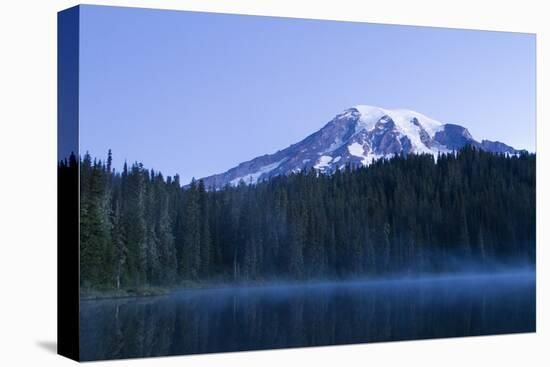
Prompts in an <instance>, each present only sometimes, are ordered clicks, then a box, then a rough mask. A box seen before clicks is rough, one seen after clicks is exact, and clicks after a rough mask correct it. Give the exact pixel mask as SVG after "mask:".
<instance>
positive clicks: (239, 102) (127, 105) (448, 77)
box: [80, 6, 536, 183]
mask: <svg viewBox="0 0 550 367" xmlns="http://www.w3.org/2000/svg"><path fill="white" fill-rule="evenodd" d="M80 9H81V18H80V152H81V153H83V152H85V151H89V152H90V153H91V154H92V156H96V157H99V158H104V157H105V156H106V154H107V150H108V149H109V148H111V149H112V150H113V155H114V164H115V167H116V168H120V167H121V166H122V164H123V162H124V160H127V161H128V162H129V163H131V162H134V161H140V162H142V163H143V164H144V166H145V167H147V168H154V169H155V170H161V171H162V172H163V174H164V175H173V174H175V173H179V174H180V176H181V178H182V182H183V183H186V182H187V181H189V180H190V179H191V177H193V176H194V177H204V176H207V175H210V174H214V173H220V172H223V171H225V170H227V169H229V168H231V167H233V166H235V165H236V164H238V163H240V162H243V161H246V160H249V159H251V158H254V157H256V156H258V155H263V154H266V153H273V152H275V151H277V150H280V149H283V148H286V147H287V146H288V145H290V144H292V143H296V142H298V141H299V140H302V139H303V138H305V137H306V136H307V135H309V134H311V133H313V132H315V131H317V130H318V129H320V128H321V127H322V126H323V125H324V124H326V123H327V122H328V121H329V120H331V119H332V118H333V117H334V116H335V115H336V114H338V113H340V112H341V111H342V110H344V109H346V108H349V107H351V106H353V105H357V104H368V105H375V106H380V107H384V108H406V109H411V110H415V111H418V112H420V113H423V114H425V115H427V116H429V117H432V118H434V119H437V120H439V121H441V122H444V123H457V124H460V125H463V126H466V127H467V128H468V129H469V130H470V132H471V133H472V135H473V136H474V138H476V139H477V140H481V139H490V140H499V141H502V142H505V143H507V144H509V145H512V146H514V147H515V148H522V149H528V150H530V151H535V114H536V111H535V102H536V98H535V96H536V95H535V93H536V91H535V81H536V76H535V36H534V35H532V34H522V33H507V32H487V31H468V30H456V29H444V28H428V27H412V26H394V25H380V24H368V23H353V22H335V21H318V20H303V19H288V18H275V17H257V16H238V15H224V14H213V13H195V12H182V11H165V10H147V9H132V8H118V7H100V6H81V8H80Z"/></svg>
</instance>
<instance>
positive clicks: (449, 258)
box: [59, 147, 536, 289]
mask: <svg viewBox="0 0 550 367" xmlns="http://www.w3.org/2000/svg"><path fill="white" fill-rule="evenodd" d="M535 159H536V157H535V155H534V154H527V153H526V154H522V155H520V156H517V157H516V156H513V157H507V156H504V155H497V154H491V153H486V152H483V151H480V150H477V149H475V148H471V147H467V148H464V149H463V150H461V151H459V152H457V153H454V154H445V155H441V156H439V157H437V159H435V158H434V157H433V156H431V155H409V156H399V157H394V158H391V159H389V160H379V161H377V162H375V163H374V164H372V165H371V166H369V167H367V168H352V167H347V168H346V169H344V170H342V171H338V172H336V173H334V174H333V175H330V176H329V175H319V174H318V173H317V172H315V171H310V172H304V173H299V174H293V175H290V176H279V177H275V178H272V179H271V180H269V181H266V182H262V183H259V184H257V185H246V184H245V183H244V182H243V183H241V184H239V185H238V186H237V187H229V186H227V187H225V188H223V189H221V190H208V189H207V188H205V187H204V184H203V183H202V181H192V182H191V184H190V185H188V186H186V187H185V188H182V186H181V183H180V181H179V177H178V176H177V175H176V176H174V177H166V178H164V177H163V176H162V174H161V173H159V172H155V171H153V170H147V169H145V168H144V167H143V166H142V165H141V164H139V163H135V164H133V165H132V166H131V167H128V166H127V165H126V164H125V165H124V169H123V170H122V172H116V171H115V170H114V169H112V167H111V162H112V158H111V153H110V152H109V156H108V158H107V160H106V161H99V160H93V161H92V158H91V157H90V156H89V155H88V154H86V155H85V156H84V157H82V158H81V159H80V162H77V159H76V158H75V157H71V158H70V159H69V161H68V162H67V161H65V162H61V163H60V166H59V169H60V170H61V171H62V172H63V170H76V169H78V163H80V190H81V193H80V213H81V219H80V220H81V225H80V239H81V243H80V271H81V278H80V282H81V286H82V287H85V288H94V289H115V288H121V287H138V286H145V285H174V284H181V283H182V282H185V281H220V282H223V281H253V280H265V279H286V280H289V279H293V280H294V279H312V278H346V277H359V276H371V275H374V276H378V275H383V274H388V273H404V272H410V273H417V272H424V271H434V272H440V271H448V270H453V268H455V267H458V266H459V264H462V265H463V264H470V263H474V264H477V265H481V266H488V265H489V264H492V265H494V264H506V263H512V262H517V261H523V262H526V263H528V264H532V265H534V260H535ZM65 176H66V175H60V177H65Z"/></svg>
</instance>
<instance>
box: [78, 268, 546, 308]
mask: <svg viewBox="0 0 550 367" xmlns="http://www.w3.org/2000/svg"><path fill="white" fill-rule="evenodd" d="M520 276H522V277H526V276H528V277H533V278H535V280H536V269H535V268H517V269H510V270H496V271H492V272H491V271H481V272H463V271H454V272H447V273H421V274H416V275H410V274H407V275H394V276H388V277H370V278H368V277H363V278H353V279H352V278H350V279H309V280H290V281H289V280H256V281H246V282H245V281H243V282H223V281H222V282H215V281H210V282H184V283H182V284H176V285H173V286H167V287H155V286H144V287H136V288H127V289H120V290H108V291H100V290H90V289H86V290H84V291H81V292H80V301H95V300H106V299H124V298H150V297H162V296H166V295H169V294H173V293H177V292H185V291H193V290H223V289H244V288H258V287H262V288H268V287H302V286H310V287H319V286H337V285H338V284H342V283H346V284H348V285H364V284H365V283H369V284H372V285H376V284H382V283H390V284H391V283H403V282H418V281H444V280H459V279H463V280H467V279H479V278H494V277H504V278H506V277H520Z"/></svg>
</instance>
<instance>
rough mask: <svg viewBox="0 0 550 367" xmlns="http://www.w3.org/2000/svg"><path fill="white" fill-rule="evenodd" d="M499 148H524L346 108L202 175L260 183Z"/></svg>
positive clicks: (397, 115) (415, 118)
mask: <svg viewBox="0 0 550 367" xmlns="http://www.w3.org/2000/svg"><path fill="white" fill-rule="evenodd" d="M468 144H469V145H473V146H476V147H478V148H480V149H483V150H486V151H490V152H495V153H507V154H518V153H520V152H521V151H520V150H516V149H514V148H512V147H511V146H509V145H506V144H504V143H501V142H498V141H489V140H482V141H481V142H478V141H476V140H475V139H474V138H473V137H472V135H471V134H470V132H469V131H468V129H466V128H465V127H462V126H460V125H455V124H445V123H442V122H439V121H436V120H434V119H431V118H429V117H427V116H425V115H423V114H421V113H418V112H415V111H410V110H404V109H395V110H389V109H384V108H380V107H374V106H365V105H359V106H355V107H352V108H349V109H347V110H345V111H344V112H342V113H340V114H339V115H337V116H336V117H334V118H333V119H332V120H331V121H330V122H328V123H327V124H326V125H325V126H324V127H323V128H321V129H320V130H319V131H317V132H315V133H313V134H311V135H310V136H308V137H307V138H305V139H304V140H302V141H300V142H298V143H296V144H293V145H291V146H289V147H288V148H286V149H283V150H280V151H278V152H276V153H273V154H266V155H263V156H260V157H257V158H254V159H252V160H250V161H247V162H243V163H241V164H239V165H238V166H236V167H234V168H231V169H230V170H228V171H226V172H224V173H220V174H217V175H213V176H208V177H205V178H203V180H204V183H205V185H206V186H207V187H216V188H219V187H222V186H225V185H226V184H231V185H236V184H238V183H239V182H240V181H241V180H242V181H244V182H245V183H247V184H255V183H257V182H260V181H263V180H266V179H268V178H270V177H273V176H277V175H286V174H290V173H293V172H300V171H303V170H310V169H316V170H318V171H320V172H323V173H332V172H334V171H335V170H337V169H342V168H344V167H345V166H346V164H352V165H369V164H371V163H372V162H373V161H374V160H376V159H380V158H383V157H386V158H389V157H392V156H394V155H395V154H400V153H404V154H421V153H428V154H434V155H437V154H438V153H440V152H441V153H447V152H452V151H453V150H457V149H460V148H462V147H463V146H465V145H468Z"/></svg>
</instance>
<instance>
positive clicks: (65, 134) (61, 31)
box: [57, 6, 80, 361]
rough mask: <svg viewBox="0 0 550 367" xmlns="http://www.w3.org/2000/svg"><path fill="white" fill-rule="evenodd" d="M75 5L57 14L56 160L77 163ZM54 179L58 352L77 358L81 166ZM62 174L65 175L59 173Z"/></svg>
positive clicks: (77, 11)
mask: <svg viewBox="0 0 550 367" xmlns="http://www.w3.org/2000/svg"><path fill="white" fill-rule="evenodd" d="M79 30H80V8H79V6H76V7H73V8H69V9H67V10H63V11H61V12H59V13H58V14H57V139H58V141H57V149H58V154H57V164H59V163H60V162H62V161H64V160H69V157H70V154H71V153H72V154H74V157H76V162H78V157H79V151H78V116H79V108H78V101H79V93H78V90H79V38H80V34H79V33H80V32H79ZM77 167H78V166H75V169H73V170H69V171H64V173H63V174H61V173H60V170H59V169H58V174H57V175H58V177H57V179H58V182H57V353H58V354H59V355H62V356H65V357H67V358H70V359H73V360H76V361H79V360H80V331H79V329H80V327H79V301H80V300H79V297H80V296H79V293H80V292H79V283H80V280H79V278H80V276H79V267H80V266H79V265H80V259H79V247H80V239H79V222H80V218H79V193H80V190H79V171H78V168H77ZM62 175H63V177H61V176H62Z"/></svg>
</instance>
